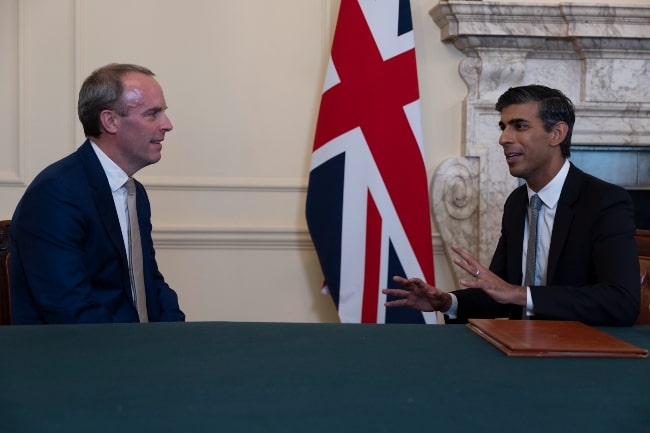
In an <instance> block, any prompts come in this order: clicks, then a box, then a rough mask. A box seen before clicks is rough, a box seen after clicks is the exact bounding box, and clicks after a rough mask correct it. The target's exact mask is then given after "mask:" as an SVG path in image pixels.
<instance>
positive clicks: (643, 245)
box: [635, 230, 650, 325]
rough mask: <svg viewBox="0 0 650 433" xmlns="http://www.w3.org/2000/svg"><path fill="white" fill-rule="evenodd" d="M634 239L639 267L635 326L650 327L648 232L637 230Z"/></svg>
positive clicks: (649, 238) (649, 246)
mask: <svg viewBox="0 0 650 433" xmlns="http://www.w3.org/2000/svg"><path fill="white" fill-rule="evenodd" d="M635 239H636V249H637V252H638V254H639V266H640V267H641V309H640V312H639V317H638V319H637V320H636V324H637V325H650V230H637V231H636V236H635Z"/></svg>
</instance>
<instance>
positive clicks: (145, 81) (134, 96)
mask: <svg viewBox="0 0 650 433" xmlns="http://www.w3.org/2000/svg"><path fill="white" fill-rule="evenodd" d="M122 86H123V93H122V98H123V99H124V102H126V104H127V105H129V106H138V105H147V106H148V105H161V106H162V105H164V104H165V98H164V96H163V92H162V88H161V87H160V85H159V84H158V81H156V79H155V78H153V77H151V76H149V75H145V74H142V73H139V72H129V73H127V74H125V75H124V77H123V78H122Z"/></svg>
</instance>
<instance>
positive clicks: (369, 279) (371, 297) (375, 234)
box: [361, 191, 381, 323]
mask: <svg viewBox="0 0 650 433" xmlns="http://www.w3.org/2000/svg"><path fill="white" fill-rule="evenodd" d="M367 202H368V210H367V213H366V257H365V265H364V277H363V301H362V305H361V323H377V304H378V302H379V266H380V260H381V215H380V213H379V209H377V205H376V204H375V201H374V200H373V198H372V195H371V194H370V191H368V200H367Z"/></svg>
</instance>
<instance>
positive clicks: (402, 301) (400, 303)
mask: <svg viewBox="0 0 650 433" xmlns="http://www.w3.org/2000/svg"><path fill="white" fill-rule="evenodd" d="M384 306H386V307H405V306H407V300H406V299H396V300H394V301H386V302H384Z"/></svg>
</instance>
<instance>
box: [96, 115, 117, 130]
mask: <svg viewBox="0 0 650 433" xmlns="http://www.w3.org/2000/svg"><path fill="white" fill-rule="evenodd" d="M117 117H118V116H117V113H116V112H115V111H113V110H104V111H102V112H101V113H99V123H100V125H101V127H102V129H103V130H104V131H106V132H107V133H108V134H115V133H116V132H117V122H118V119H117Z"/></svg>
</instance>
